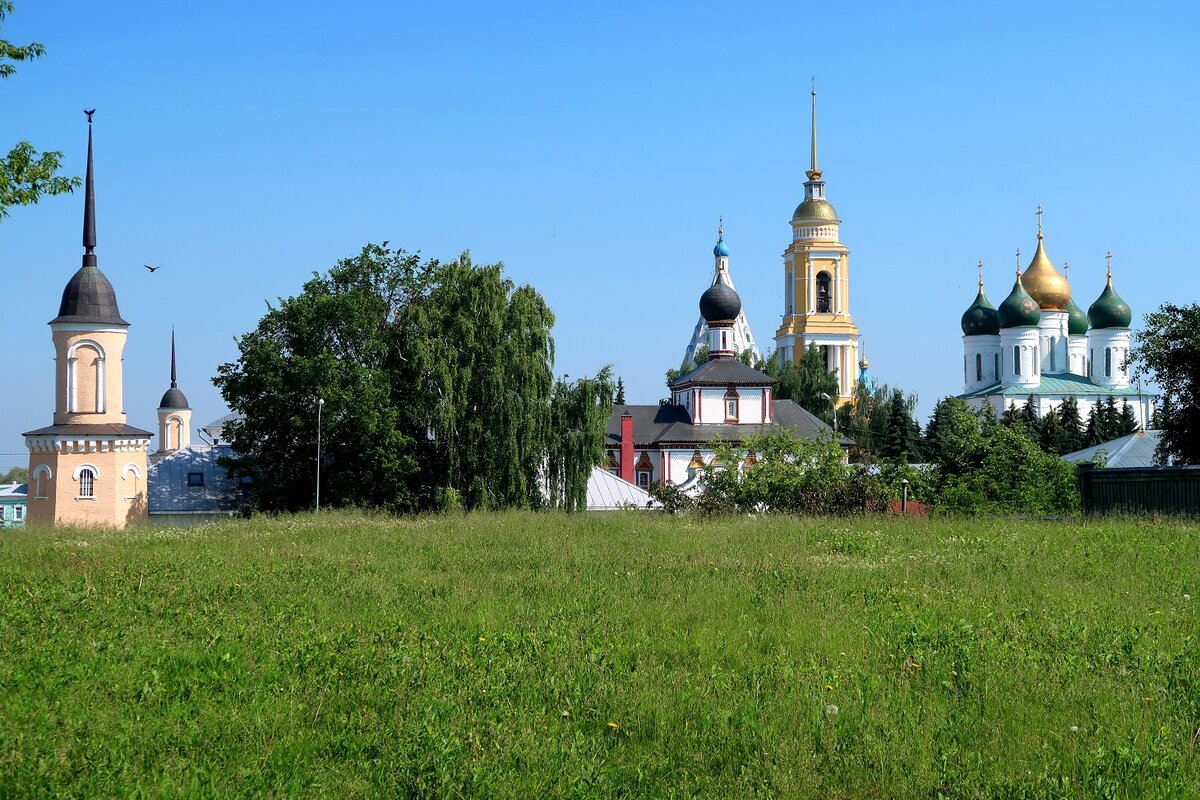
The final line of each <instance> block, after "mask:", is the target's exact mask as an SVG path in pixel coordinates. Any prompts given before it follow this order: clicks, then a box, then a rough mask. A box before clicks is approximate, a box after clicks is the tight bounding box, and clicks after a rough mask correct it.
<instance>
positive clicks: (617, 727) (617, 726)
mask: <svg viewBox="0 0 1200 800" xmlns="http://www.w3.org/2000/svg"><path fill="white" fill-rule="evenodd" d="M608 727H610V728H612V729H613V730H614V731H618V730H620V729H621V724H620V723H619V722H610V723H608Z"/></svg>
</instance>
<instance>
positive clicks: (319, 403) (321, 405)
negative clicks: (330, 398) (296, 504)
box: [317, 397, 325, 511]
mask: <svg viewBox="0 0 1200 800" xmlns="http://www.w3.org/2000/svg"><path fill="white" fill-rule="evenodd" d="M324 407H325V398H324V397H319V398H317V511H320V510H321V409H322V408H324Z"/></svg>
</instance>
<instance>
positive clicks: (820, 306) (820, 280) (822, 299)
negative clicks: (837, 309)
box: [817, 272, 831, 314]
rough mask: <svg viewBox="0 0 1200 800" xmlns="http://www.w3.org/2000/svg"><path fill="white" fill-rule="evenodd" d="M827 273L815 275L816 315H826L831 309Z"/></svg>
mask: <svg viewBox="0 0 1200 800" xmlns="http://www.w3.org/2000/svg"><path fill="white" fill-rule="evenodd" d="M829 282H830V279H829V273H828V272H818V273H817V313H818V314H828V313H829V310H830V308H831V302H830V297H831V294H830V286H829Z"/></svg>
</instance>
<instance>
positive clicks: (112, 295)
mask: <svg viewBox="0 0 1200 800" xmlns="http://www.w3.org/2000/svg"><path fill="white" fill-rule="evenodd" d="M55 322H88V323H103V324H107V325H129V323H128V322H126V321H125V320H123V319H121V311H120V309H118V308H117V293H116V292H114V291H113V287H112V284H111V283H109V282H108V278H106V277H104V273H103V272H101V271H100V269H99V268H98V267H93V266H86V267H80V268H79V271H78V272H76V273H75V274H74V275H73V276H72V277H71V280H70V281H68V282H67V286H66V288H65V289H63V293H62V302H61V303H59V306H58V316H57V317H55V318H54V319H52V320H50V323H51V324H54V323H55Z"/></svg>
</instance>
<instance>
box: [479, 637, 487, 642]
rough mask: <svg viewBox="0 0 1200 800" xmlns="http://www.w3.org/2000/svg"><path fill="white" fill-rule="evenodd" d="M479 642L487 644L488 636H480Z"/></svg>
mask: <svg viewBox="0 0 1200 800" xmlns="http://www.w3.org/2000/svg"><path fill="white" fill-rule="evenodd" d="M479 641H481V642H486V641H487V637H486V636H480V637H479Z"/></svg>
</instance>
